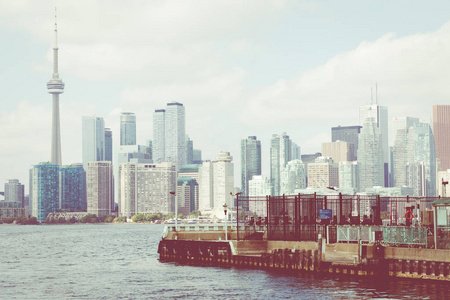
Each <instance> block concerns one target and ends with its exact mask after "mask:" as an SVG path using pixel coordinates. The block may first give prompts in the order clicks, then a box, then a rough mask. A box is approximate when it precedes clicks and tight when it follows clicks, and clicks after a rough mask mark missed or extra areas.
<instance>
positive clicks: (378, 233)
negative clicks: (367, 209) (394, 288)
mask: <svg viewBox="0 0 450 300" xmlns="http://www.w3.org/2000/svg"><path fill="white" fill-rule="evenodd" d="M270 198H271V197H267V200H266V201H267V202H266V203H265V204H266V208H267V210H266V215H265V216H264V217H260V216H253V217H250V218H249V217H248V213H247V212H244V211H243V212H242V214H241V215H240V214H239V210H238V212H237V217H238V220H243V221H240V222H239V225H237V224H236V223H237V222H236V223H233V224H229V225H224V224H223V223H218V224H181V225H178V226H177V227H176V226H175V225H170V226H167V227H166V228H165V230H164V233H163V238H162V240H161V242H160V244H159V247H158V253H159V255H160V260H161V261H163V262H170V261H172V262H178V263H183V264H192V265H206V266H220V267H243V268H257V269H271V270H279V271H283V272H294V273H295V272H313V273H318V274H336V275H339V276H341V275H342V276H364V277H371V276H373V277H376V276H391V277H399V278H415V279H429V280H440V281H450V250H449V248H446V247H448V246H449V245H448V243H447V242H446V241H447V240H446V239H447V236H446V231H445V228H444V227H443V226H442V224H443V222H441V221H439V220H438V221H439V222H437V221H436V220H435V217H436V215H437V213H436V207H438V208H440V207H441V206H442V205H441V204H440V203H446V201H442V199H429V198H423V199H417V198H415V199H410V198H409V197H408V198H405V199H404V200H405V201H404V203H405V205H402V203H403V201H402V200H403V199H400V198H396V199H394V200H395V201H396V204H395V205H398V206H399V207H400V209H399V208H398V207H396V209H390V210H388V208H389V205H386V206H384V207H385V209H386V210H388V211H387V212H388V214H387V213H386V211H383V207H382V204H383V202H385V200H386V199H381V198H380V197H379V196H375V199H374V203H375V205H372V207H371V209H372V214H371V216H366V217H364V216H362V217H359V216H355V218H353V221H354V222H350V221H351V218H349V220H345V219H344V217H341V220H340V221H339V222H336V220H337V218H336V217H335V214H333V210H332V211H331V218H329V219H320V215H319V212H317V214H314V212H311V210H312V209H313V208H314V209H316V210H319V209H321V208H320V205H318V204H323V202H322V203H318V201H316V199H318V197H317V196H316V195H314V198H313V197H310V198H307V200H304V201H301V200H300V199H301V197H300V196H299V197H298V198H297V197H295V198H290V199H294V201H291V202H292V203H287V201H286V197H283V198H284V199H283V198H281V201H280V197H279V198H278V199H270ZM274 198H275V197H274ZM304 199H305V198H304ZM311 199H313V200H311ZM319 199H322V200H325V201H326V202H328V203H327V205H330V206H329V207H333V205H335V207H338V208H339V207H341V211H339V210H338V211H337V213H340V212H341V216H344V208H347V209H349V210H352V209H353V208H354V207H355V205H354V203H353V201H355V199H350V201H349V202H350V203H344V201H342V199H343V198H342V196H340V199H339V198H338V199H337V200H338V201H337V203H336V204H333V202H334V201H333V200H334V199H329V198H328V199H327V197H326V196H325V198H319ZM322 200H321V201H322ZM358 200H359V199H356V201H358ZM389 200H390V201H392V199H389ZM339 201H340V202H341V204H340V203H339ZM407 201H408V202H407ZM409 201H410V202H409ZM280 202H281V203H282V205H279V204H280ZM283 202H284V203H283ZM399 203H400V205H399ZM408 203H414V204H416V205H417V203H420V204H423V205H420V204H419V207H420V208H419V209H416V208H411V206H408V205H409V204H408ZM306 204H308V205H309V207H308V205H306ZM271 206H272V207H271ZM274 206H275V207H278V208H280V207H281V208H282V209H281V211H282V213H281V214H279V212H277V209H276V208H275V209H274ZM238 207H239V206H238ZM250 207H251V205H250ZM391 207H393V205H391ZM416 207H417V206H416ZM299 208H303V209H304V210H305V211H306V212H308V208H309V209H310V211H309V213H311V214H310V216H313V217H311V218H308V216H306V215H304V216H303V218H302V215H299V214H300V212H301V209H299ZM377 209H378V212H377V211H376V210H377ZM403 209H404V210H405V213H403V215H404V216H405V217H404V218H403V219H402V217H401V216H400V215H398V212H399V211H400V212H402V210H403ZM290 211H293V215H294V217H293V218H291V217H290ZM408 211H409V212H411V213H407V212H408ZM428 211H429V212H430V213H427V212H428ZM424 212H425V213H424ZM277 213H278V214H277ZM346 213H347V215H350V216H352V214H353V215H354V214H355V213H352V212H351V211H350V212H348V211H347V212H346ZM394 213H395V214H396V215H395V216H393V215H392V214H394ZM305 214H306V213H305ZM410 214H411V215H412V216H418V217H416V218H415V219H414V218H411V220H408V219H409V217H410ZM243 215H245V217H242V216H243ZM382 215H384V216H385V217H387V218H388V219H389V220H390V221H391V222H392V220H395V221H396V223H395V224H393V223H389V224H385V225H384V224H383V220H382V218H381V216H382ZM429 215H431V216H433V215H434V218H433V217H431V218H430V217H429ZM440 215H441V216H443V214H442V213H441V214H440ZM314 216H316V217H314ZM374 216H376V217H374ZM295 217H297V219H296V218H295ZM308 219H309V221H307V223H303V222H299V220H303V221H305V220H308ZM311 220H313V221H314V222H311ZM323 220H325V222H324V221H323ZM364 220H369V221H365V224H361V223H363V222H364ZM406 220H408V221H411V222H406ZM355 221H357V222H355ZM402 221H405V223H408V225H406V224H402V223H401V222H402ZM355 223H358V224H355ZM435 224H441V232H440V233H439V236H435V235H434V234H435V233H436V231H435V232H433V228H434V227H436V226H434V225H435ZM225 226H226V228H225ZM435 240H436V241H437V243H436V242H434V241H435ZM438 246H439V247H440V248H442V249H437V248H439V247H438Z"/></svg>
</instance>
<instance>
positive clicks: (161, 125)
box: [153, 109, 166, 164]
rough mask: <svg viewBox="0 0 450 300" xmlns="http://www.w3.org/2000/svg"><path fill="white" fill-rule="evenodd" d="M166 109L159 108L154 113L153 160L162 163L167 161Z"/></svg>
mask: <svg viewBox="0 0 450 300" xmlns="http://www.w3.org/2000/svg"><path fill="white" fill-rule="evenodd" d="M165 126H166V111H165V110H164V109H157V110H155V112H154V113H153V162H154V163H157V164H159V163H162V162H164V161H166V160H165V159H166V158H165V153H166V147H165V142H166V129H165V128H166V127H165Z"/></svg>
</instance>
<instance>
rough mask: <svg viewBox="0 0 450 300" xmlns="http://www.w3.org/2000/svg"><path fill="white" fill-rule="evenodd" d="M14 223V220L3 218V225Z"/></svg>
mask: <svg viewBox="0 0 450 300" xmlns="http://www.w3.org/2000/svg"><path fill="white" fill-rule="evenodd" d="M13 222H14V218H4V219H3V223H5V224H12V223H13Z"/></svg>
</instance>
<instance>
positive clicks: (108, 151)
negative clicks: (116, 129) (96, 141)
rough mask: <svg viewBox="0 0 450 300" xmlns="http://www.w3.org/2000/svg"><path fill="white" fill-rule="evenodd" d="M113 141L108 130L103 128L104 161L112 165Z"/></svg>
mask: <svg viewBox="0 0 450 300" xmlns="http://www.w3.org/2000/svg"><path fill="white" fill-rule="evenodd" d="M112 148H113V141H112V131H111V129H109V128H105V160H107V161H110V162H111V163H112V158H113V150H112Z"/></svg>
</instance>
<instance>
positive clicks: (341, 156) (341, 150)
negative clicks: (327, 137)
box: [322, 141, 356, 163]
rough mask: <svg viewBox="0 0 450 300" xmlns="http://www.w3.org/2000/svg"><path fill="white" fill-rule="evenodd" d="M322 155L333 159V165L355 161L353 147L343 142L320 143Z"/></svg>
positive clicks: (351, 144)
mask: <svg viewBox="0 0 450 300" xmlns="http://www.w3.org/2000/svg"><path fill="white" fill-rule="evenodd" d="M322 155H323V156H329V157H331V158H333V161H334V162H335V163H339V162H341V161H354V160H356V155H355V145H354V144H353V143H348V142H344V141H336V142H331V143H322Z"/></svg>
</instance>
